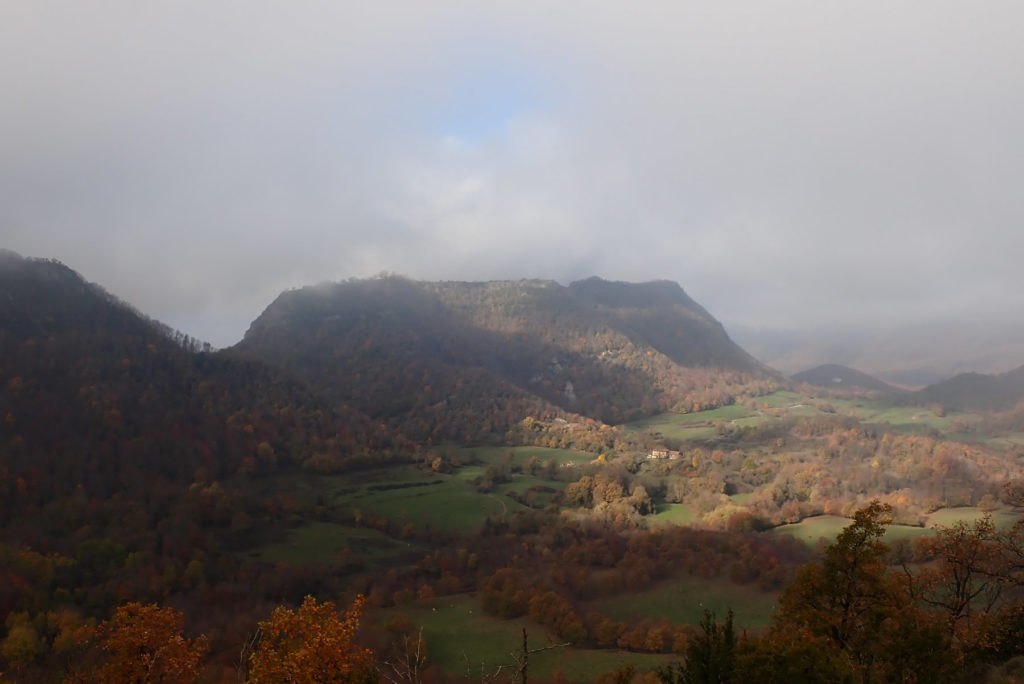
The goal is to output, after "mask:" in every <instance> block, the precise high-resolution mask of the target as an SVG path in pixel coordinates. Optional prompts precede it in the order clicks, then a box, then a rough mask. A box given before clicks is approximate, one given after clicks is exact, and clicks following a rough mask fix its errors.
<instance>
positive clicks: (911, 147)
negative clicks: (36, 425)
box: [0, 0, 1024, 346]
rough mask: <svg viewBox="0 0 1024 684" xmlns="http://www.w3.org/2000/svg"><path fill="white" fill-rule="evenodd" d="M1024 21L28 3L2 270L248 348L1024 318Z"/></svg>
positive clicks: (0, 133)
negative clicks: (460, 312)
mask: <svg viewBox="0 0 1024 684" xmlns="http://www.w3.org/2000/svg"><path fill="white" fill-rule="evenodd" d="M1021 36H1024V3H1020V2H1016V1H1013V2H994V1H992V2H989V1H986V2H955V3H954V2H938V1H924V0H921V1H919V2H891V1H887V2H877V3H875V2H865V1H863V0H858V1H857V2H820V1H818V0H815V1H808V2H764V1H762V0H756V1H751V2H732V3H730V2H692V3H691V2H648V3H623V2H604V3H600V2H593V1H588V2H522V1H521V0H517V1H515V2H507V3H506V2H498V1H495V0H488V2H443V1H441V0H429V1H427V2H423V1H420V0H417V1H414V2H413V1H410V2H337V1H330V2H327V1H325V2H307V1H304V0H296V1H292V2H261V1H258V0H246V1H245V2H241V1H238V0H236V1H227V0H225V1H223V2H220V1H218V2H211V1H210V0H201V1H198V2H186V1H176V2H144V3H142V2H137V1H135V0H125V1H124V2H80V1H79V0H69V1H67V2H46V1H45V0H28V1H25V2H20V1H16V0H7V1H6V2H3V3H2V4H0V97H2V103H3V104H2V106H0V247H6V248H9V249H13V250H15V251H17V252H19V253H21V254H22V255H25V256H40V257H53V258H57V259H60V260H61V261H63V262H65V263H66V264H68V265H69V266H71V267H72V268H74V269H75V270H77V271H79V272H80V273H82V274H83V275H84V276H85V277H86V278H87V279H89V280H92V281H95V282H98V283H99V284H101V285H103V286H104V287H106V288H107V289H108V290H110V291H111V292H113V293H114V294H116V295H118V296H120V297H121V298H123V299H125V300H127V301H129V302H131V303H132V304H134V305H135V306H136V307H138V308H139V309H141V310H143V311H144V312H146V313H148V314H150V315H152V316H154V317H156V318H158V319H160V320H163V321H164V322H166V323H168V324H170V325H173V326H175V327H178V328H180V329H182V330H183V331H185V332H187V333H189V334H192V335H195V336H197V337H200V338H202V339H206V340H209V341H211V342H213V343H214V344H215V345H218V346H225V345H228V344H231V343H233V342H235V341H237V340H238V339H239V338H240V337H241V336H242V334H243V333H244V331H245V329H246V327H247V326H248V323H249V322H250V321H251V320H252V319H253V318H255V317H256V316H257V315H258V314H259V313H260V312H261V311H262V310H263V308H264V307H265V306H266V305H267V304H269V303H270V301H272V300H273V298H274V297H275V296H276V295H277V294H278V293H279V292H280V291H281V290H283V289H286V288H289V287H295V286H301V285H306V284H312V283H316V282H319V281H323V280H338V279H344V278H349V277H353V276H357V277H364V276H372V275H374V274H377V273H379V272H381V271H392V272H397V273H401V274H404V275H408V276H410V277H414V278H422V279H458V280H478V279H507V278H514V279H517V278H523V277H545V278H554V279H557V280H559V281H561V282H569V281H571V280H574V279H578V278H581V277H587V276H590V275H599V276H602V277H604V278H610V279H621V280H648V279H653V278H668V279H671V280H675V281H678V282H679V283H680V284H681V285H682V286H683V287H684V288H685V289H686V290H687V292H689V294H690V295H691V296H693V297H694V298H695V299H697V301H699V302H700V303H702V304H703V305H704V306H705V307H706V308H708V309H709V310H710V311H711V312H712V313H713V314H714V315H716V316H717V317H718V318H719V319H721V320H723V321H724V322H725V323H726V325H727V326H728V325H730V324H735V325H737V326H738V325H747V326H755V327H757V326H764V327H774V328H800V327H820V326H829V325H833V324H835V323H836V322H837V321H843V320H856V321H893V320H898V321H911V320H916V319H917V318H918V317H923V318H933V319H934V318H936V317H943V316H954V315H956V314H957V313H958V312H960V311H962V310H965V309H974V310H980V311H983V312H985V313H990V314H992V315H995V316H1002V317H1020V316H1021V315H1022V313H1024V297H1022V292H1024V268H1021V263H1020V262H1021V258H1022V255H1024V230H1022V217H1024V130H1022V129H1024V86H1022V78H1024V76H1022V74H1024V40H1022V39H1021Z"/></svg>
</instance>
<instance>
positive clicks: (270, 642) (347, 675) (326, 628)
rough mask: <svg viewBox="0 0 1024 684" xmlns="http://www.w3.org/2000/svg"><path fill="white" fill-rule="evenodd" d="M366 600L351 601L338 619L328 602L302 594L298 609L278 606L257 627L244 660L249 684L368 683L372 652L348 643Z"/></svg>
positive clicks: (371, 666)
mask: <svg viewBox="0 0 1024 684" xmlns="http://www.w3.org/2000/svg"><path fill="white" fill-rule="evenodd" d="M365 603H366V599H365V598H363V596H361V595H360V596H358V597H356V599H355V601H353V602H352V605H351V607H349V609H348V610H347V611H345V614H344V615H343V616H341V617H339V616H338V613H337V611H336V609H335V607H334V604H333V603H331V602H330V601H327V602H324V603H317V601H316V599H314V598H313V597H312V596H307V597H306V598H305V600H304V601H303V602H302V605H301V606H300V607H299V609H298V610H295V611H293V610H289V609H287V608H283V607H278V608H276V609H274V612H273V613H272V614H271V616H270V619H269V620H266V621H264V622H261V623H260V624H259V633H258V636H259V639H258V643H257V645H256V647H255V649H254V650H253V652H252V655H251V656H250V658H249V665H250V669H249V679H248V681H250V682H253V683H264V682H266V683H271V682H273V683H279V682H292V683H294V684H314V683H319V682H349V683H355V682H373V681H376V676H375V674H374V671H373V654H372V653H371V652H370V651H368V650H367V649H365V648H362V647H360V646H357V645H355V644H354V643H352V638H353V636H354V635H355V632H356V629H357V628H358V627H359V616H360V615H361V614H362V611H363V605H364V604H365Z"/></svg>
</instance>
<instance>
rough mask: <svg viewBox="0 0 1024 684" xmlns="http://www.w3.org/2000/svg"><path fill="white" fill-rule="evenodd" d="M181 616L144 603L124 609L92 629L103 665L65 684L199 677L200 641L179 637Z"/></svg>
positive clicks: (203, 645) (115, 683)
mask: <svg viewBox="0 0 1024 684" xmlns="http://www.w3.org/2000/svg"><path fill="white" fill-rule="evenodd" d="M184 624H185V619H184V616H183V615H182V614H181V613H180V612H179V611H177V610H175V609H173V608H170V607H167V608H161V607H160V606H158V605H156V604H153V603H150V604H146V605H143V604H141V603H128V604H125V605H123V606H121V607H119V608H118V609H117V611H115V613H114V616H113V617H112V618H111V619H110V620H108V621H106V622H104V623H102V624H101V625H100V626H99V627H97V628H96V629H95V632H94V633H93V635H92V636H93V637H95V638H98V639H99V640H100V644H101V647H102V649H103V650H104V651H106V653H107V657H106V659H105V662H103V663H102V664H101V665H99V666H97V667H95V668H93V669H92V671H91V672H88V673H86V674H85V675H84V676H81V677H74V676H73V677H72V678H70V681H82V682H86V681H88V682H101V683H104V684H128V683H129V682H168V683H170V682H189V681H194V680H195V678H196V676H197V675H198V673H199V662H200V661H201V660H202V658H203V656H205V655H206V651H207V650H208V645H207V642H206V637H205V636H201V637H199V638H198V639H194V640H193V639H186V638H184V637H183V636H182V630H183V628H184Z"/></svg>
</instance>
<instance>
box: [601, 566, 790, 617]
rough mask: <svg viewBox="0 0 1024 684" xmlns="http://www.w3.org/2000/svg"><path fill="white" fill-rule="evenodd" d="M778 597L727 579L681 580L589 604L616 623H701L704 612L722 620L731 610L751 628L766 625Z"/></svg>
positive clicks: (693, 578) (689, 578)
mask: <svg viewBox="0 0 1024 684" xmlns="http://www.w3.org/2000/svg"><path fill="white" fill-rule="evenodd" d="M777 600H778V596H777V595H776V594H774V593H769V592H764V591H761V590H759V589H758V588H757V587H755V586H748V585H738V584H733V583H732V582H729V581H727V580H722V579H718V580H706V579H701V578H696V577H683V578H680V579H674V580H670V581H668V582H663V583H661V584H659V585H657V586H656V587H654V588H652V589H649V590H647V591H642V592H637V593H633V594H623V595H621V596H617V597H615V598H612V599H608V600H605V601H598V602H594V603H592V604H590V606H588V610H597V611H600V612H602V613H604V614H606V615H608V616H609V617H611V618H614V619H616V620H626V619H628V618H630V617H641V616H642V617H652V618H655V619H658V618H662V617H666V618H668V619H669V620H670V621H672V622H673V623H676V624H690V625H697V624H700V620H701V618H702V617H703V616H704V610H705V609H708V610H711V611H713V612H714V613H715V614H716V615H717V616H718V617H719V618H723V617H724V616H725V614H726V613H727V612H728V611H729V609H730V608H731V609H732V611H733V614H734V620H735V623H736V625H737V626H738V627H746V628H748V629H753V628H757V627H762V626H764V625H767V624H768V622H769V621H770V620H771V615H772V612H773V611H774V610H775V606H776V602H777Z"/></svg>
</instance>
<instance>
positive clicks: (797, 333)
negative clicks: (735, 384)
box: [729, 312, 1024, 388]
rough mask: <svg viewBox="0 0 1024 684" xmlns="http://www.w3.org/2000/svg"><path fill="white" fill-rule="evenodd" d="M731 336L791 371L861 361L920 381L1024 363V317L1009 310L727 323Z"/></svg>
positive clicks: (899, 380)
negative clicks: (824, 322) (811, 323)
mask: <svg viewBox="0 0 1024 684" xmlns="http://www.w3.org/2000/svg"><path fill="white" fill-rule="evenodd" d="M729 332H730V334H731V336H732V338H733V339H734V340H736V341H737V343H739V344H740V345H742V346H743V348H744V349H746V350H747V351H749V352H750V353H751V354H753V355H754V356H755V357H757V358H758V359H760V360H761V361H763V362H764V363H766V364H768V365H769V366H771V367H772V368H777V369H779V370H781V371H783V372H785V373H787V374H790V373H796V372H798V371H801V370H803V369H805V368H812V367H814V366H816V365H818V364H821V363H838V364H842V365H844V366H849V367H851V368H858V369H860V370H862V371H864V372H867V373H870V374H871V375H873V376H874V377H876V378H879V379H881V380H882V381H884V382H888V383H893V384H896V385H900V386H905V387H916V388H922V387H925V386H927V385H931V384H935V383H938V382H941V381H943V380H945V379H947V378H950V377H952V376H954V375H957V374H958V373H966V372H978V373H998V372H1002V371H1004V370H1006V369H1008V368H1015V367H1017V366H1019V365H1020V364H1021V363H1024V348H1022V347H1021V344H1020V340H1021V339H1022V336H1024V319H1022V318H1021V317H1020V316H1017V315H1015V314H1013V313H1012V312H1002V313H1000V314H999V315H983V314H980V313H979V314H978V315H977V316H976V317H975V318H971V319H965V318H963V317H951V318H949V319H938V320H934V319H925V320H900V321H896V322H891V321H890V322H881V321H858V322H857V323H856V324H854V323H849V324H845V325H838V326H821V327H816V328H813V329H807V330H780V329H764V328H748V327H743V326H741V325H730V326H729Z"/></svg>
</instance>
